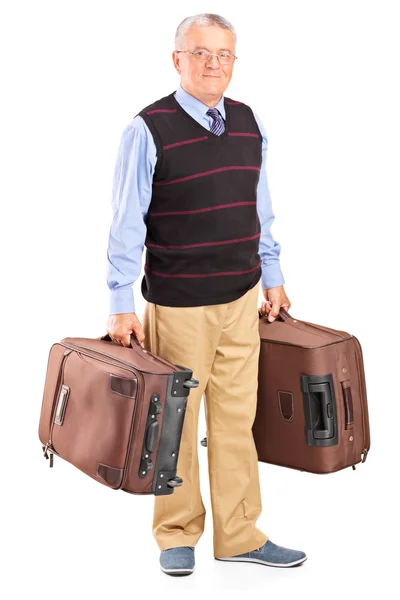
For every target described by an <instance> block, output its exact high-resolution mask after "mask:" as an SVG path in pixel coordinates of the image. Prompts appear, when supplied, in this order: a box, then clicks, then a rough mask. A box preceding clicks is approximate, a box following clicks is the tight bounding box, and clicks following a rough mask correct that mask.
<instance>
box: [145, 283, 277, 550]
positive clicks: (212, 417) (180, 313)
mask: <svg viewBox="0 0 400 600" xmlns="http://www.w3.org/2000/svg"><path fill="white" fill-rule="evenodd" d="M258 292H259V282H258V283H257V284H256V285H255V286H254V287H253V288H252V289H250V290H249V291H248V292H246V293H245V294H244V295H243V296H242V297H240V298H238V299H237V300H234V301H233V302H228V303H226V304H213V305H209V306H189V307H175V306H161V305H159V304H153V303H151V302H147V301H146V306H145V310H144V315H143V320H142V324H143V329H144V334H145V336H146V339H145V341H144V347H145V349H146V350H149V351H150V352H152V353H153V354H157V355H159V356H161V357H162V358H165V359H167V360H169V361H170V362H172V363H174V364H178V365H182V366H184V367H188V368H190V369H192V370H193V377H194V378H195V379H198V381H199V386H198V387H197V388H192V389H191V390H190V393H189V397H188V402H187V407H186V413H185V420H184V425H183V430H182V438H181V445H180V449H179V455H178V462H177V475H178V476H179V477H182V479H183V484H182V486H180V487H177V488H174V491H173V493H172V494H170V495H166V496H164V495H163V496H154V500H155V503H154V518H153V535H154V537H155V539H156V542H157V544H158V546H159V548H160V550H166V549H168V548H173V547H177V546H195V545H196V543H197V541H198V540H199V538H200V536H201V535H202V533H203V532H204V523H205V515H206V509H205V506H204V504H203V500H202V497H201V492H200V481H199V462H198V453H197V450H198V447H199V441H198V417H199V410H200V402H201V399H202V396H203V394H204V397H205V413H206V426H207V454H208V473H209V482H210V498H211V506H212V516H213V545H214V556H215V557H217V558H222V557H226V556H234V555H236V554H241V553H243V552H248V551H250V550H254V549H256V548H258V547H260V546H262V545H263V544H264V542H266V541H267V540H268V536H267V535H265V534H264V533H263V532H262V531H260V529H258V528H257V527H256V521H257V519H258V517H259V515H260V514H261V510H262V504H261V493H260V483H259V474H258V456H257V451H256V447H255V443H254V438H253V433H252V426H253V422H254V419H255V414H256V408H257V386H258V361H259V351H260V343H261V342H260V335H259V329H258V327H259V324H258V323H259V317H258V307H257V305H258ZM200 448H203V446H200Z"/></svg>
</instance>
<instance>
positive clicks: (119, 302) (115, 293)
mask: <svg viewBox="0 0 400 600" xmlns="http://www.w3.org/2000/svg"><path fill="white" fill-rule="evenodd" d="M109 306H110V315H119V314H122V313H134V312H135V301H134V299H133V290H132V288H131V287H130V288H128V289H116V290H111V292H110V305H109Z"/></svg>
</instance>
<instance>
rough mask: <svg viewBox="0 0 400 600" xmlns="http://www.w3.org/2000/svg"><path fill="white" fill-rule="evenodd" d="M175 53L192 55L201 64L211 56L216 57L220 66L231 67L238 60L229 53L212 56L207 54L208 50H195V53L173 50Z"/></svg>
mask: <svg viewBox="0 0 400 600" xmlns="http://www.w3.org/2000/svg"><path fill="white" fill-rule="evenodd" d="M175 52H186V53H187V54H192V55H193V57H194V58H195V59H196V60H198V61H199V62H202V63H206V62H208V61H209V60H210V58H211V57H212V56H216V57H217V58H218V60H219V62H220V64H221V65H231V64H232V63H233V62H234V60H235V58H238V57H237V56H235V55H234V54H231V53H230V52H219V53H218V54H212V53H211V52H208V50H196V51H195V52H190V50H175Z"/></svg>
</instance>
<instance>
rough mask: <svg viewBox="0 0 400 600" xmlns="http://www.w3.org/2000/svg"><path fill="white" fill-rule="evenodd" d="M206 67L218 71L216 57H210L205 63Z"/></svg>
mask: <svg viewBox="0 0 400 600" xmlns="http://www.w3.org/2000/svg"><path fill="white" fill-rule="evenodd" d="M206 66H207V67H211V68H213V69H219V60H218V56H210V58H209V59H208V61H207V62H206Z"/></svg>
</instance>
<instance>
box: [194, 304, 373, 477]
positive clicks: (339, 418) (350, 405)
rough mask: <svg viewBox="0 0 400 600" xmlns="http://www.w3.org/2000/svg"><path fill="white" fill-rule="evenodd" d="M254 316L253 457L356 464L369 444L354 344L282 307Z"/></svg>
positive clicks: (302, 464) (321, 467) (305, 467)
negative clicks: (256, 354) (256, 360)
mask: <svg viewBox="0 0 400 600" xmlns="http://www.w3.org/2000/svg"><path fill="white" fill-rule="evenodd" d="M259 317H260V321H259V332H260V339H261V346H260V356H259V372H258V392H257V411H256V416H255V419H254V424H253V436H254V441H255V445H256V448H257V454H258V460H259V461H260V462H265V463H271V464H274V465H279V466H283V467H290V468H293V469H298V470H300V471H309V472H310V473H333V472H335V471H339V470H341V469H344V468H346V467H350V466H351V467H352V468H353V469H355V465H356V464H357V463H359V462H365V460H366V458H367V454H368V451H369V449H370V444H371V440H370V428H369V417H368V405H367V391H366V382H365V371H364V361H363V355H362V349H361V344H360V342H359V341H358V339H357V338H356V337H355V336H354V335H351V334H350V333H347V332H346V331H339V330H336V329H331V328H329V327H324V326H321V325H316V324H315V323H310V322H308V321H300V320H299V319H294V318H292V317H291V316H290V315H289V313H288V312H286V311H285V310H284V309H281V310H280V312H279V316H278V317H277V318H276V319H275V320H274V321H272V322H270V321H268V318H267V316H263V315H261V314H260V313H259ZM201 444H202V445H203V446H206V445H207V438H204V439H203V440H202V441H201Z"/></svg>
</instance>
